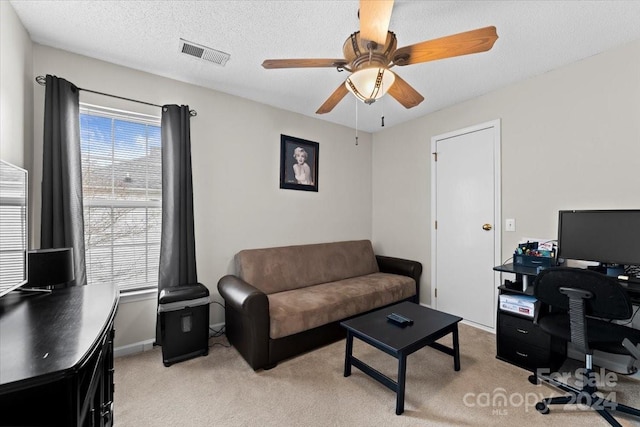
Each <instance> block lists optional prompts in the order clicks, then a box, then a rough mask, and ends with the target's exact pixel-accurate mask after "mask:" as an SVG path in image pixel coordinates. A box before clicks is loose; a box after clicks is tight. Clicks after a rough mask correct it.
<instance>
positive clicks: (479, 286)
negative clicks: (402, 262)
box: [431, 120, 500, 329]
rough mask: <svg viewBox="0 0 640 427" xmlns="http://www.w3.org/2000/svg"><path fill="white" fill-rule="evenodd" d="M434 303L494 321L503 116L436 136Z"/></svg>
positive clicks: (489, 322) (472, 318)
mask: <svg viewBox="0 0 640 427" xmlns="http://www.w3.org/2000/svg"><path fill="white" fill-rule="evenodd" d="M431 148H432V152H434V153H437V154H435V155H434V156H433V157H432V186H431V189H432V195H431V203H432V217H433V219H434V224H433V233H432V239H431V242H432V243H431V253H432V263H431V265H432V280H431V288H432V301H433V302H434V303H433V304H432V305H433V306H434V307H435V308H436V309H437V310H440V311H445V312H448V313H451V314H455V315H458V316H461V317H463V318H464V319H465V320H466V321H469V322H473V323H476V324H478V325H481V326H484V327H486V328H491V329H492V328H494V327H495V318H496V296H497V286H498V285H499V283H498V282H499V277H498V274H497V273H495V272H494V271H493V267H494V266H495V265H498V264H500V200H499V197H500V173H499V170H500V122H499V121H497V120H496V121H492V122H489V123H484V124H482V125H478V126H473V127H470V128H465V129H461V130H459V131H455V132H450V133H448V134H445V135H439V136H436V137H433V138H432V140H431Z"/></svg>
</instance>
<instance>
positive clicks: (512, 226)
mask: <svg viewBox="0 0 640 427" xmlns="http://www.w3.org/2000/svg"><path fill="white" fill-rule="evenodd" d="M504 231H516V220H515V219H514V218H507V219H505V220H504Z"/></svg>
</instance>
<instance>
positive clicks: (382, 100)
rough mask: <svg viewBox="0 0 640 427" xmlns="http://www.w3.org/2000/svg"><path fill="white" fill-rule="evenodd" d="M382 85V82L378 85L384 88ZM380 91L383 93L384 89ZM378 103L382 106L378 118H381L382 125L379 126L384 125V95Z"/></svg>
mask: <svg viewBox="0 0 640 427" xmlns="http://www.w3.org/2000/svg"><path fill="white" fill-rule="evenodd" d="M382 85H383V84H382V83H381V84H380V86H381V88H382V89H384V87H382ZM382 93H384V90H383V91H382ZM380 104H381V106H382V117H381V118H380V119H381V121H382V126H381V127H384V96H383V97H382V99H381V100H380Z"/></svg>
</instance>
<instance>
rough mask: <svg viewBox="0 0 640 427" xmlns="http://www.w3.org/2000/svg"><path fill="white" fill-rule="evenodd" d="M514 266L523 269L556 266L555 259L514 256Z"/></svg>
mask: <svg viewBox="0 0 640 427" xmlns="http://www.w3.org/2000/svg"><path fill="white" fill-rule="evenodd" d="M513 264H514V265H518V266H521V267H534V268H535V267H544V268H547V267H553V266H555V265H556V259H555V258H554V257H546V256H531V255H520V254H514V255H513Z"/></svg>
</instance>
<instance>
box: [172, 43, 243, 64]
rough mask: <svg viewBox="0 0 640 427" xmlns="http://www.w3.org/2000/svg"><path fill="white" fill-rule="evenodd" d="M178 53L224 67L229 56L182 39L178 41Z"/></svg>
mask: <svg viewBox="0 0 640 427" xmlns="http://www.w3.org/2000/svg"><path fill="white" fill-rule="evenodd" d="M180 52H182V53H184V54H186V55H191V56H195V57H196V58H200V59H204V60H205V61H209V62H213V63H214V64H218V65H221V66H223V67H224V65H225V64H226V63H227V61H228V60H229V58H230V57H231V55H229V54H228V53H224V52H221V51H219V50H215V49H211V48H210V47H206V46H202V45H199V44H197V43H193V42H190V41H187V40H184V39H180Z"/></svg>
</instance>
